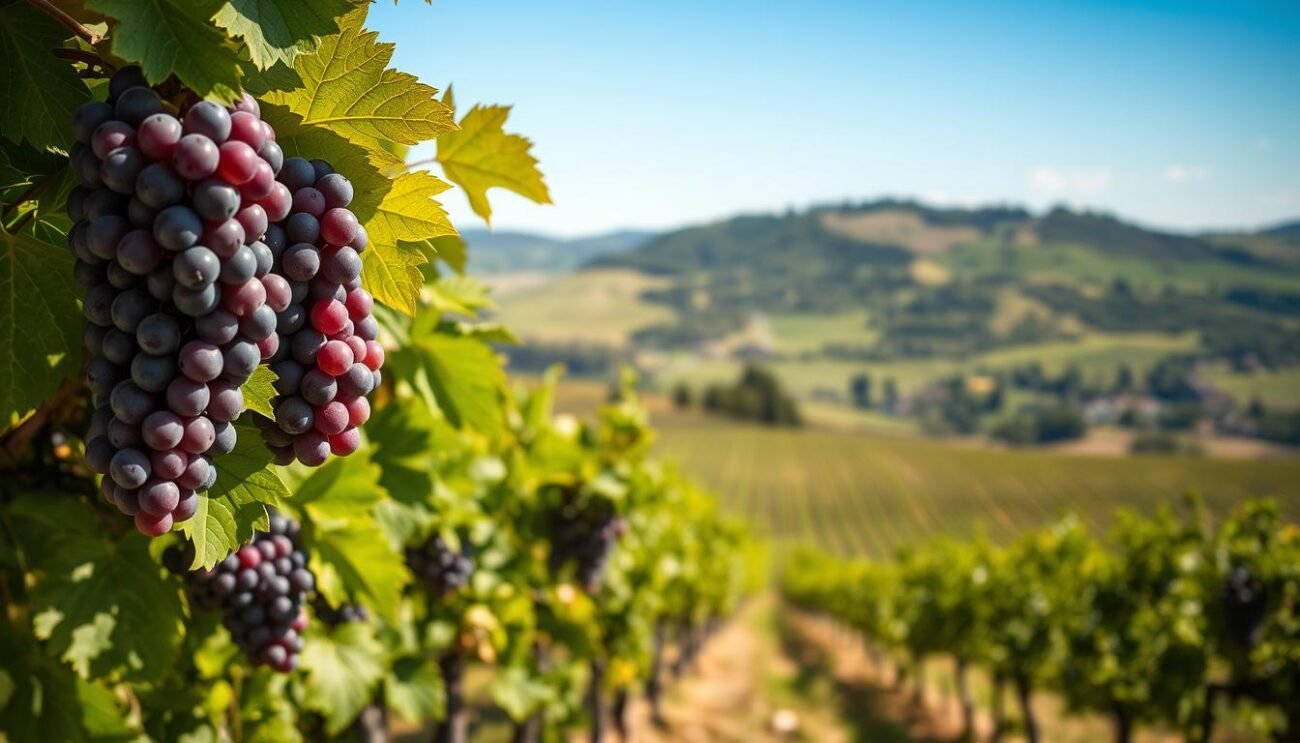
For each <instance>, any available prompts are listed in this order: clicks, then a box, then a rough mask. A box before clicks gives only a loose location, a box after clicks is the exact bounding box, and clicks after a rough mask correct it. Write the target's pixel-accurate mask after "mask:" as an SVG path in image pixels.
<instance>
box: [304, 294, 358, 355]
mask: <svg viewBox="0 0 1300 743" xmlns="http://www.w3.org/2000/svg"><path fill="white" fill-rule="evenodd" d="M347 320H348V310H347V307H345V306H344V305H343V303H342V302H338V301H336V300H333V299H327V300H322V301H319V302H316V303H315V304H314V305H312V308H311V325H312V327H313V328H316V329H317V330H319V331H320V332H322V333H324V334H325V335H334V334H335V333H337V332H339V331H341V330H343V325H344V323H346V322H347ZM348 363H351V359H350V358H349V359H348Z"/></svg>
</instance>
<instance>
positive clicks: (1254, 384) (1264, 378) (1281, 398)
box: [1205, 369, 1300, 410]
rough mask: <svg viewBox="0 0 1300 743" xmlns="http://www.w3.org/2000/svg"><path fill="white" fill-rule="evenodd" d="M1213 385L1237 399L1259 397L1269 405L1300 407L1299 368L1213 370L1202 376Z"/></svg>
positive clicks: (1290, 407)
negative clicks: (1257, 370) (1246, 370)
mask: <svg viewBox="0 0 1300 743" xmlns="http://www.w3.org/2000/svg"><path fill="white" fill-rule="evenodd" d="M1205 376H1206V377H1207V378H1208V379H1209V380H1210V381H1211V382H1213V383H1214V386H1216V387H1218V388H1219V389H1221V390H1223V391H1224V392H1226V393H1228V394H1229V395H1232V397H1233V398H1235V399H1236V400H1237V401H1238V402H1241V403H1243V404H1244V403H1247V402H1249V401H1250V400H1251V398H1254V397H1258V398H1259V399H1260V400H1261V401H1262V402H1263V403H1264V404H1265V405H1267V406H1269V407H1272V408H1283V409H1286V410H1295V409H1297V408H1300V369H1283V370H1281V371H1261V372H1255V373H1253V374H1252V373H1245V372H1233V371H1230V370H1228V369H1214V370H1211V371H1209V372H1207V373H1206V375H1205Z"/></svg>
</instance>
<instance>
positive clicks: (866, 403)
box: [849, 372, 871, 410]
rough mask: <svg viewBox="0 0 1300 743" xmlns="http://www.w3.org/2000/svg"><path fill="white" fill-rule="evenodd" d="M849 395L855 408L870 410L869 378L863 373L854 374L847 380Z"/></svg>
mask: <svg viewBox="0 0 1300 743" xmlns="http://www.w3.org/2000/svg"><path fill="white" fill-rule="evenodd" d="M849 394H850V395H851V396H852V398H853V405H854V406H855V407H859V408H862V409H863V410H868V409H870V408H871V376H870V375H868V374H866V373H865V372H864V373H862V374H855V375H854V376H853V378H852V379H850V380H849Z"/></svg>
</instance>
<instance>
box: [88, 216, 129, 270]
mask: <svg viewBox="0 0 1300 743" xmlns="http://www.w3.org/2000/svg"><path fill="white" fill-rule="evenodd" d="M130 230H131V223H130V222H127V221H126V220H125V219H123V218H122V217H119V216H117V215H116V214H107V215H104V216H102V217H100V218H98V219H96V220H93V221H91V222H89V223H88V224H87V227H86V246H87V247H88V248H90V252H91V253H93V254H94V255H95V256H96V257H98V258H102V259H104V260H106V261H107V260H112V259H113V258H115V257H117V244H118V242H119V241H120V240H121V239H122V237H123V236H124V235H125V234H126V233H127V232H130Z"/></svg>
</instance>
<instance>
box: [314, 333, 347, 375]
mask: <svg viewBox="0 0 1300 743" xmlns="http://www.w3.org/2000/svg"><path fill="white" fill-rule="evenodd" d="M352 361H353V356H352V349H351V348H348V344H346V343H344V342H343V341H327V342H326V343H325V345H324V346H321V349H320V351H319V352H318V353H317V354H316V364H317V366H319V367H320V369H321V371H323V372H325V373H326V374H328V375H330V376H332V377H338V376H342V375H343V374H346V373H347V371H348V369H350V368H351V367H352Z"/></svg>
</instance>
